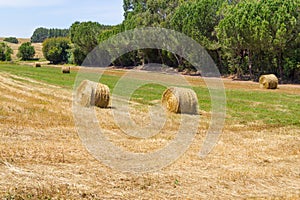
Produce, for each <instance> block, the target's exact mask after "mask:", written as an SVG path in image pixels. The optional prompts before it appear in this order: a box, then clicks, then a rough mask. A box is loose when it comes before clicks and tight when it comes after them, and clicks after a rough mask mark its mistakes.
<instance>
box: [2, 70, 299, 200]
mask: <svg viewBox="0 0 300 200" xmlns="http://www.w3.org/2000/svg"><path fill="white" fill-rule="evenodd" d="M77 70H78V68H74V69H73V70H72V72H71V74H62V73H61V71H60V68H57V67H42V68H33V67H29V66H21V65H10V64H0V98H1V100H0V102H1V104H0V176H1V179H0V197H1V198H3V199H80V198H83V199H232V198H238V199H299V198H300V167H299V166H300V157H299V156H300V115H299V113H300V86H299V85H280V86H279V89H278V90H264V89H260V88H259V85H258V83H253V82H240V81H232V80H229V79H223V81H224V85H225V89H226V98H227V115H226V122H225V126H224V129H223V134H222V135H221V136H220V138H219V142H218V144H217V146H216V147H215V148H214V150H213V151H212V152H211V154H209V155H208V156H207V157H205V158H202V159H201V158H199V157H198V152H199V150H200V149H201V145H202V143H203V141H204V139H205V136H206V132H207V129H208V126H209V123H210V117H211V113H210V96H209V91H208V90H207V88H206V86H205V83H204V82H203V80H202V79H201V78H199V77H187V80H188V82H189V83H190V84H191V85H192V86H193V89H194V91H195V92H196V93H197V96H198V99H199V108H200V113H201V117H200V118H201V120H200V122H199V128H198V130H197V134H196V137H195V139H194V141H193V143H192V145H191V146H190V148H189V149H188V151H187V152H186V153H185V154H184V155H183V156H182V157H181V158H180V159H178V160H177V161H176V162H174V163H173V164H172V165H170V166H167V167H165V168H164V169H162V170H160V171H157V172H153V173H143V174H138V173H136V174H134V173H123V172H118V171H116V170H113V169H110V168H109V167H107V166H105V165H103V164H102V163H101V162H99V161H98V160H96V159H95V158H94V157H93V156H92V155H91V154H89V152H88V151H87V150H86V148H85V147H84V146H83V144H82V143H81V141H80V139H79V136H78V135H77V132H76V127H75V125H74V119H73V113H72V89H73V84H74V81H75V78H76V73H77ZM124 73H126V71H123V70H107V71H104V74H103V76H102V78H101V80H100V81H101V82H102V83H104V84H107V85H108V86H109V87H110V89H111V90H113V88H114V86H115V85H116V84H117V82H118V81H119V80H120V78H121V77H122V75H124ZM136 73H146V72H138V71H137V72H136ZM159 76H161V77H162V78H163V77H164V76H168V75H164V74H160V75H159ZM164 89H165V88H164V87H162V86H159V85H156V84H148V85H145V86H144V87H141V88H139V90H137V91H136V92H135V93H134V94H133V96H132V98H131V100H132V103H133V104H132V105H134V106H133V109H132V112H131V114H132V118H133V120H136V121H139V120H140V121H141V123H142V122H144V121H147V106H148V105H151V104H155V103H156V104H157V103H159V102H160V101H159V100H160V98H161V93H162V92H163V91H164ZM95 109H96V113H97V117H98V119H99V121H100V124H101V127H102V128H103V129H105V130H107V131H108V132H109V133H110V135H109V134H108V135H107V137H109V138H110V140H111V141H112V142H114V143H115V144H116V145H118V146H122V147H123V148H125V149H128V150H129V151H133V152H143V153H147V152H151V151H153V150H155V149H158V148H162V147H163V146H164V145H166V144H167V143H168V142H170V141H171V140H172V138H173V137H174V132H176V128H177V127H178V123H177V121H176V118H177V117H178V115H175V114H174V115H172V116H171V121H170V122H169V124H167V126H166V127H165V129H164V133H160V134H158V135H156V136H154V137H152V138H149V139H143V140H137V139H134V138H131V137H129V136H126V135H125V134H123V133H122V131H121V130H120V129H119V128H118V127H116V126H115V125H114V123H113V118H112V115H111V110H110V109H104V110H103V109H102V110H101V109H98V108H95ZM140 116H142V117H140Z"/></svg>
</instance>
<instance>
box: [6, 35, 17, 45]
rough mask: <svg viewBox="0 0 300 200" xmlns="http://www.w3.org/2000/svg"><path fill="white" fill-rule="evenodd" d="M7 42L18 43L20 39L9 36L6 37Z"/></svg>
mask: <svg viewBox="0 0 300 200" xmlns="http://www.w3.org/2000/svg"><path fill="white" fill-rule="evenodd" d="M4 41H5V42H9V43H14V44H18V43H19V40H18V39H17V38H16V37H8V38H5V39H4Z"/></svg>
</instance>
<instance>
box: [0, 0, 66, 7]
mask: <svg viewBox="0 0 300 200" xmlns="http://www.w3.org/2000/svg"><path fill="white" fill-rule="evenodd" d="M62 3H63V1H62V0H0V7H44V6H52V5H59V4H62Z"/></svg>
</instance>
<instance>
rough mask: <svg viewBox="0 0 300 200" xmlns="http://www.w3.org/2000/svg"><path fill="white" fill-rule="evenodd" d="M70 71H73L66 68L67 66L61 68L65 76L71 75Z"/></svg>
mask: <svg viewBox="0 0 300 200" xmlns="http://www.w3.org/2000/svg"><path fill="white" fill-rule="evenodd" d="M70 71H71V69H70V67H65V66H63V67H62V68H61V72H62V73H63V74H70Z"/></svg>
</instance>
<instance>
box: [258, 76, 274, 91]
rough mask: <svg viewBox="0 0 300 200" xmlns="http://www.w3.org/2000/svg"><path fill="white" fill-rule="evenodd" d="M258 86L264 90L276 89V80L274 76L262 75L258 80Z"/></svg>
mask: <svg viewBox="0 0 300 200" xmlns="http://www.w3.org/2000/svg"><path fill="white" fill-rule="evenodd" d="M259 84H260V87H261V88H265V89H277V87H278V78H277V77H276V76H275V75H274V74H267V75H262V76H261V77H260V78H259Z"/></svg>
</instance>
